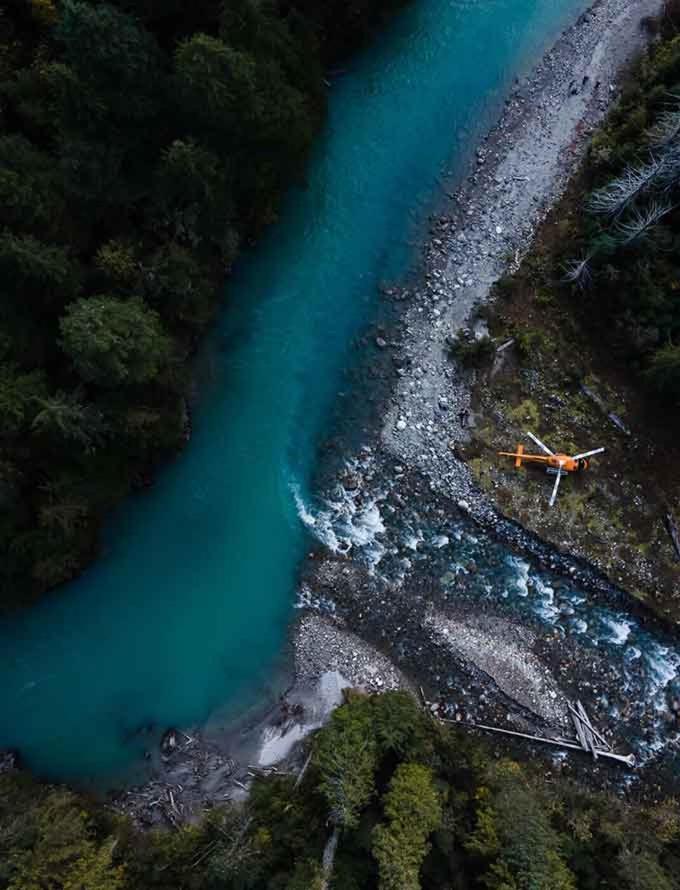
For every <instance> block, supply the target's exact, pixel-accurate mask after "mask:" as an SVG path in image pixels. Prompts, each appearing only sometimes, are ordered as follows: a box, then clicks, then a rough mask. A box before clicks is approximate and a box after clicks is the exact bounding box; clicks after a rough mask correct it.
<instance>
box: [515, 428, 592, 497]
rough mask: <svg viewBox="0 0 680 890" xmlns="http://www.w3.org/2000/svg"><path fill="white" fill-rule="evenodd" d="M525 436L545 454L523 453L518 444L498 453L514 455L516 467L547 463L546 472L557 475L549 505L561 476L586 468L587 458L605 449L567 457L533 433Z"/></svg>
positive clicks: (521, 446) (522, 447) (554, 495)
mask: <svg viewBox="0 0 680 890" xmlns="http://www.w3.org/2000/svg"><path fill="white" fill-rule="evenodd" d="M527 436H528V437H529V438H530V439H531V440H532V441H533V442H535V443H536V444H537V445H538V447H539V448H540V449H541V451H544V452H545V454H546V455H547V456H546V457H544V456H543V455H542V454H525V452H524V445H518V446H517V451H514V452H513V451H499V452H498V454H499V455H500V456H501V457H514V458H515V466H516V467H521V466H522V464H523V463H533V464H543V465H547V466H546V472H547V473H550V474H551V475H554V476H556V477H557V478H556V479H555V485H554V487H553V490H552V494H551V495H550V501H549V504H548V506H550V507H552V506H553V505H554V503H555V499H556V497H557V489H558V488H559V487H560V482H561V480H562V476H566V475H567V474H568V473H580V472H581V470H587V469H588V467H589V466H590V461H589V460H588V458H589V457H592V456H593V455H595V454H602V452H603V451H604V450H605V449H604V448H595V449H593V450H592V451H584V452H583V454H575V455H574V456H573V457H569V455H568V454H555V452H554V451H551V450H550V449H549V448H548V446H547V445H544V444H543V442H541V440H540V439H539V438H538V437H537V436H534V434H533V433H529V432H527Z"/></svg>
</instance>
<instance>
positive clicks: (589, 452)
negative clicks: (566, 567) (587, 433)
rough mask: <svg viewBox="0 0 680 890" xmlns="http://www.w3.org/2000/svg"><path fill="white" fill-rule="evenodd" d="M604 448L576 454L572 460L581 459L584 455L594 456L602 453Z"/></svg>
mask: <svg viewBox="0 0 680 890" xmlns="http://www.w3.org/2000/svg"><path fill="white" fill-rule="evenodd" d="M604 450H605V449H604V448H595V450H594V451H584V452H583V454H575V455H574V456H573V457H572V460H581V458H583V457H592V456H593V455H594V454H602V452H603V451H604Z"/></svg>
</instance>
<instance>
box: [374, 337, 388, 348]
mask: <svg viewBox="0 0 680 890" xmlns="http://www.w3.org/2000/svg"><path fill="white" fill-rule="evenodd" d="M375 345H376V346H377V347H378V349H384V348H385V347H386V346H387V341H386V340H383V338H382V337H376V338H375Z"/></svg>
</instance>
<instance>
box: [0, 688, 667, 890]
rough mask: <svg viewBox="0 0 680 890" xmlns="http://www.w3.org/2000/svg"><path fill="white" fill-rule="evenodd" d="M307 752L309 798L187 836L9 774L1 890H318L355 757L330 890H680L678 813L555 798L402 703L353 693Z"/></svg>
mask: <svg viewBox="0 0 680 890" xmlns="http://www.w3.org/2000/svg"><path fill="white" fill-rule="evenodd" d="M396 725H402V726H404V727H405V728H408V729H410V730H411V732H407V733H406V734H405V735H403V736H402V738H401V740H400V744H399V746H398V747H394V746H392V745H389V744H386V743H385V736H384V735H382V733H381V731H380V727H385V726H396ZM336 743H337V744H339V745H340V746H341V748H342V753H341V754H340V755H339V758H334V757H333V755H332V750H333V747H334V745H335V744H336ZM311 745H312V755H313V756H312V760H311V763H310V766H309V768H308V769H307V770H306V772H305V774H304V778H303V780H302V782H300V783H299V784H296V782H295V779H294V777H293V776H286V775H283V774H280V775H278V776H277V775H274V776H270V777H269V778H266V779H259V780H257V781H256V782H255V784H254V786H253V788H252V790H251V793H250V797H249V799H248V801H247V802H246V803H245V804H244V805H237V806H219V807H214V808H212V809H211V810H209V811H208V813H207V814H206V816H205V817H204V819H203V820H202V821H201V822H200V823H198V824H195V825H191V826H187V827H184V828H182V829H180V830H168V829H165V830H160V831H151V832H140V831H138V830H135V829H133V828H132V826H130V825H129V824H128V823H127V822H126V821H125V820H123V819H119V818H115V817H113V816H112V814H111V813H108V812H106V811H105V810H102V809H98V808H96V807H94V806H93V804H92V803H91V802H88V801H86V800H84V799H82V798H77V797H76V796H75V795H73V794H71V793H68V792H65V791H63V790H60V789H53V788H47V787H45V786H41V785H37V784H36V783H34V782H32V781H31V780H30V779H29V778H28V777H27V776H25V775H22V774H21V773H10V774H7V775H1V776H0V849H1V850H2V853H3V855H2V856H0V890H29V888H31V890H139V888H144V890H170V888H183V890H323V887H324V886H325V885H324V876H323V871H322V867H321V861H322V854H323V850H324V846H325V843H326V839H327V836H328V816H329V814H331V813H332V810H333V808H334V807H335V806H336V797H335V792H334V791H333V790H330V789H332V788H333V787H334V785H333V781H332V778H333V777H337V778H338V779H339V780H340V782H341V783H346V782H347V781H349V776H350V774H351V767H350V763H349V761H350V756H351V754H352V752H353V753H354V755H355V762H356V765H357V768H358V771H359V772H360V773H361V778H360V779H357V785H356V788H360V789H361V793H360V794H352V795H351V797H352V802H353V806H352V812H351V817H350V818H349V819H347V818H345V819H344V822H343V828H342V830H341V832H340V834H339V844H338V850H337V857H336V865H335V870H334V873H333V876H332V880H331V882H330V884H329V885H328V887H329V890H449V888H451V890H484V888H486V890H603V888H617V890H672V888H675V887H677V886H678V873H679V872H678V866H679V865H680V859H679V858H678V857H679V855H680V812H679V811H678V805H677V802H675V801H673V800H668V801H665V802H661V803H658V804H656V805H650V806H647V807H642V806H639V805H633V804H629V803H625V802H624V801H623V800H622V799H620V798H619V797H618V796H616V795H605V794H595V793H592V792H588V791H586V790H584V789H582V788H579V787H578V786H575V785H573V784H570V783H568V782H566V781H565V780H563V779H560V777H559V775H553V777H552V781H551V782H550V783H546V782H545V763H544V762H541V767H540V769H536V770H532V769H531V768H522V767H520V766H519V765H518V764H517V763H515V762H513V761H511V760H507V759H505V758H503V757H499V756H498V752H497V751H495V752H490V751H489V750H488V749H487V748H486V747H484V746H483V745H482V743H481V742H480V741H478V740H474V739H471V738H470V737H469V736H465V735H463V734H462V733H456V732H453V731H450V730H444V729H443V728H442V727H441V726H440V725H438V724H436V723H435V722H434V721H432V720H431V719H430V718H429V715H427V714H425V713H424V712H423V711H422V709H421V708H420V707H419V706H418V704H416V702H415V701H413V700H412V699H411V698H410V696H408V695H406V694H404V693H386V694H384V695H381V696H375V697H372V698H367V697H365V696H360V695H357V694H352V695H351V696H350V698H349V701H348V703H347V704H345V705H343V706H342V707H341V708H340V709H339V710H338V711H337V712H336V713H335V715H334V716H333V718H332V719H331V721H330V722H329V723H328V724H327V725H326V726H325V727H324V728H323V729H321V730H320V731H319V733H318V734H317V736H316V738H315V739H313V740H312V742H311ZM367 750H370V751H371V762H370V768H367V764H366V751H367ZM492 755H494V756H492ZM329 758H330V761H329ZM338 766H339V767H340V768H339V769H338ZM329 781H330V785H329ZM329 790H330V795H329Z"/></svg>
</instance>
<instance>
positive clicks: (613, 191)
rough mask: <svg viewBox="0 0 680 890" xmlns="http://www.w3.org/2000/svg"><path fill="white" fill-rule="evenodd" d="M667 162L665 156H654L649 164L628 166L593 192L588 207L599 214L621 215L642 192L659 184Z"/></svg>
mask: <svg viewBox="0 0 680 890" xmlns="http://www.w3.org/2000/svg"><path fill="white" fill-rule="evenodd" d="M665 163H666V162H665V160H664V157H663V156H659V157H654V156H652V158H651V160H650V161H649V162H648V163H647V164H640V165H639V166H637V167H627V168H626V169H625V170H624V171H623V173H622V174H621V176H619V177H617V178H616V179H613V180H612V181H611V182H609V183H607V185H605V186H603V187H602V188H600V189H597V191H595V192H593V194H592V195H591V196H590V199H589V200H588V202H587V204H586V209H587V210H588V211H589V212H590V213H594V214H597V215H602V216H613V217H615V216H620V215H621V214H622V213H623V212H624V211H625V210H626V209H627V208H628V207H630V205H631V204H633V203H634V202H635V201H636V200H637V199H638V198H639V197H640V196H641V195H642V194H644V193H645V192H647V191H649V190H650V189H651V188H653V187H654V186H656V185H658V184H659V182H660V179H661V175H662V173H663V171H664V165H665Z"/></svg>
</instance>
